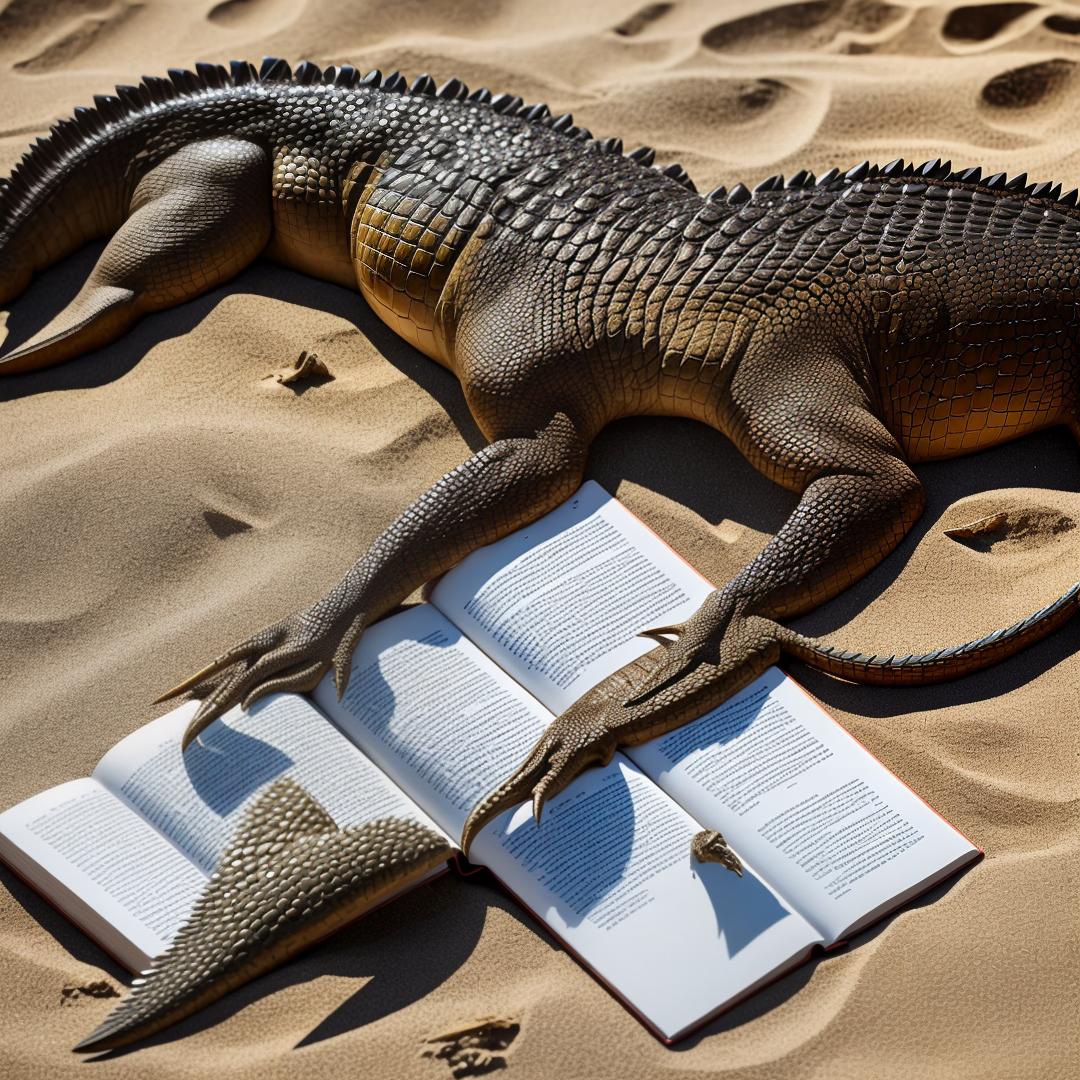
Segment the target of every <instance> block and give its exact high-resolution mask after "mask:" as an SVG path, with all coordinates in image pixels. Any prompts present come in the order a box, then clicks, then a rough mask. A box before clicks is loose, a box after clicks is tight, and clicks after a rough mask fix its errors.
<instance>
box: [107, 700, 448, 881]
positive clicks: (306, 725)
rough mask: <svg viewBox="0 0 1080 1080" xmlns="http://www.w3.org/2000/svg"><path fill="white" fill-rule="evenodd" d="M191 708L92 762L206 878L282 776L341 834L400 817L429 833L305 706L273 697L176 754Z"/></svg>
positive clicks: (401, 797) (409, 806) (231, 716)
mask: <svg viewBox="0 0 1080 1080" xmlns="http://www.w3.org/2000/svg"><path fill="white" fill-rule="evenodd" d="M197 708H198V702H186V703H185V704H183V705H181V706H179V707H178V708H176V709H174V710H173V711H172V712H169V713H166V714H165V715H164V716H162V717H159V718H158V719H157V720H154V721H153V722H152V723H149V724H147V725H145V726H144V727H141V728H139V729H138V730H137V731H135V732H133V733H132V734H131V735H129V736H128V737H127V738H126V739H124V740H122V741H121V742H119V743H117V744H116V746H114V747H113V748H112V749H111V750H110V751H109V752H108V753H107V754H106V755H105V757H103V758H102V759H101V761H100V762H99V764H98V767H97V768H96V769H95V770H94V776H95V777H96V778H97V779H98V780H99V781H100V782H101V783H102V784H103V785H105V786H106V787H108V788H110V789H111V790H113V791H115V792H116V793H117V794H118V795H120V797H121V798H123V799H125V800H127V801H128V802H129V803H130V804H131V806H132V807H133V808H134V809H135V810H137V811H138V812H139V813H140V814H142V815H143V817H144V818H146V820H147V821H149V822H150V823H151V824H152V825H153V826H154V827H155V828H157V829H159V830H160V831H161V832H162V833H164V834H165V835H166V836H167V837H168V838H169V839H170V840H172V842H173V843H174V844H176V846H177V847H178V848H179V849H180V850H181V851H183V852H184V854H185V855H186V856H187V857H188V858H189V859H191V861H192V862H194V863H195V864H196V865H197V866H199V867H200V868H202V869H203V870H204V871H205V872H206V873H208V874H209V873H210V872H211V871H212V870H213V869H214V867H215V866H216V865H217V863H218V860H219V859H220V857H221V853H222V851H223V850H224V848H225V846H226V845H227V844H228V842H229V840H230V839H231V837H232V835H233V833H234V832H235V830H236V829H237V827H238V826H239V825H240V823H241V821H242V820H243V818H244V816H245V814H246V812H247V808H248V806H249V804H250V803H251V801H252V800H253V799H254V798H255V797H256V796H257V795H258V793H259V792H260V791H262V789H263V788H264V787H265V786H266V785H267V784H268V783H270V782H271V781H273V780H276V779H278V778H279V777H285V776H288V777H291V778H292V779H293V780H295V781H296V782H297V783H298V784H300V786H301V787H303V788H304V789H305V790H306V791H307V792H308V793H309V794H310V795H311V796H312V798H314V799H315V800H316V801H317V802H319V803H321V804H322V806H323V807H324V808H325V810H326V812H327V813H328V814H329V815H330V816H331V817H332V818H333V819H334V821H335V822H336V823H337V824H338V826H339V827H341V828H348V827H349V826H353V825H362V824H364V823H365V822H368V821H372V820H373V819H375V818H379V817H403V818H410V819H414V820H418V821H421V822H423V823H424V824H425V825H427V826H429V827H430V828H436V826H435V824H434V822H432V821H431V820H430V819H429V818H428V817H427V815H425V814H424V813H423V812H422V811H421V810H420V809H419V807H417V806H416V805H415V804H414V803H413V802H412V801H411V800H410V799H408V798H407V797H406V796H405V794H404V793H403V792H402V791H401V790H400V788H398V787H397V785H396V784H394V783H393V782H392V781H391V780H389V779H388V778H387V777H386V776H385V775H384V774H383V773H382V772H380V771H379V770H378V769H377V768H376V767H375V766H374V765H372V763H371V762H370V761H369V760H368V759H367V758H366V757H365V756H364V755H363V754H362V753H361V752H360V751H359V750H358V749H357V748H356V747H355V746H354V745H353V744H352V743H350V742H349V740H348V739H347V738H345V736H344V735H342V733H341V732H340V731H338V730H337V728H335V727H334V725H333V724H332V723H330V722H329V721H328V720H327V718H326V717H325V716H323V714H322V713H320V712H319V710H318V709H316V708H315V706H314V705H312V704H311V702H310V701H308V700H307V699H306V698H302V697H299V696H297V695H295V694H272V695H270V696H268V697H266V698H263V699H262V700H261V701H258V702H256V704H255V705H254V706H253V707H252V709H251V711H250V712H247V713H246V712H243V711H242V710H240V709H239V708H234V709H232V710H230V711H229V712H228V713H226V715H225V716H223V717H221V718H220V719H219V720H216V721H214V723H213V724H211V725H210V726H209V727H208V728H207V729H206V730H205V731H204V732H203V733H202V734H201V735H200V737H199V739H198V740H197V741H196V742H193V743H192V744H191V745H190V746H189V747H188V748H187V750H186V751H185V752H183V753H181V750H180V738H181V736H182V734H183V732H184V729H185V728H186V727H187V725H188V722H189V721H190V720H191V717H192V716H193V715H194V713H195V711H196V709H197Z"/></svg>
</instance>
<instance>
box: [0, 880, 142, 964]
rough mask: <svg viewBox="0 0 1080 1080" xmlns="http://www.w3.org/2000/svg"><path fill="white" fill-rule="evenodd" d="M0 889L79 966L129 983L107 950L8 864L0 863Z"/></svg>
mask: <svg viewBox="0 0 1080 1080" xmlns="http://www.w3.org/2000/svg"><path fill="white" fill-rule="evenodd" d="M0 885H3V887H4V888H5V889H7V890H8V892H9V893H11V896H12V899H13V900H14V901H15V903H16V904H18V905H19V906H20V907H21V908H22V909H23V910H24V911H25V912H26V914H27V915H29V916H30V918H31V919H33V920H34V921H35V922H36V923H37V924H38V926H40V927H41V928H42V929H43V930H44V931H45V932H46V933H47V934H49V935H50V936H51V937H52V938H53V939H54V940H55V941H56V942H57V944H58V945H60V947H61V948H63V949H64V950H65V951H66V952H67V954H68V955H69V956H70V957H71V958H72V959H73V960H75V961H77V962H78V963H80V964H86V965H87V966H88V967H95V968H101V970H102V971H103V972H104V973H105V974H106V975H107V976H108V977H109V978H110V979H112V980H113V981H114V982H118V983H121V984H124V983H126V982H127V981H128V980H129V979H130V978H131V975H130V973H129V972H128V971H127V970H126V969H125V968H124V967H123V966H122V965H121V964H120V963H119V962H118V961H116V960H114V959H113V958H112V957H111V956H110V955H109V954H108V953H107V952H105V950H104V949H102V948H100V947H99V946H98V945H96V944H95V943H94V941H93V940H92V939H91V938H90V937H89V936H88V935H87V934H85V933H83V931H82V930H80V929H79V927H77V926H76V925H75V924H74V923H73V922H71V920H70V919H68V917H67V916H66V915H62V914H61V913H60V912H59V911H58V910H57V909H56V908H55V907H53V905H52V904H50V903H49V902H48V900H46V899H45V898H44V897H43V896H42V895H41V894H40V893H39V892H37V890H36V889H33V888H31V886H29V885H27V883H26V882H25V881H23V879H22V878H21V877H20V876H19V875H18V874H16V873H15V871H14V870H12V869H11V868H10V867H9V866H7V865H6V864H5V863H3V862H0Z"/></svg>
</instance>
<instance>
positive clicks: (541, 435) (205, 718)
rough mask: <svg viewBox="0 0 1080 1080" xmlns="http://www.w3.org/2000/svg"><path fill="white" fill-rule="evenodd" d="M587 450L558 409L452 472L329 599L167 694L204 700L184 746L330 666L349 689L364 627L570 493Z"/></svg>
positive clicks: (303, 686) (341, 688) (309, 682)
mask: <svg viewBox="0 0 1080 1080" xmlns="http://www.w3.org/2000/svg"><path fill="white" fill-rule="evenodd" d="M586 453H587V447H586V445H585V442H584V440H583V439H582V437H581V436H580V434H579V431H578V428H577V427H576V426H575V424H574V423H573V422H572V421H571V420H570V419H569V418H568V417H567V416H566V415H565V414H564V413H558V414H556V415H555V416H554V417H553V418H552V419H551V420H550V421H549V422H548V423H546V424H545V425H543V426H542V427H541V428H540V429H539V430H537V431H536V432H535V434H533V435H530V436H526V437H519V438H506V439H500V440H498V441H496V442H493V443H491V444H490V445H489V446H487V447H485V448H484V449H483V450H481V451H480V452H479V453H477V454H475V455H474V456H473V457H471V458H470V459H469V460H468V461H466V462H465V463H464V464H462V465H459V466H458V467H457V468H456V469H454V470H453V471H452V472H449V473H447V474H446V476H444V477H443V478H442V479H441V480H440V481H439V482H438V483H437V484H436V485H435V486H434V487H433V488H431V489H430V490H429V491H427V492H426V493H425V494H423V495H422V496H420V498H419V499H417V500H416V501H415V502H414V503H413V504H412V505H411V506H410V507H409V508H408V509H407V510H406V511H405V512H404V513H403V514H402V515H401V516H400V517H399V518H398V519H397V520H396V521H395V522H394V523H393V524H392V525H391V526H390V528H388V529H387V530H386V531H385V532H384V533H383V534H382V535H381V536H380V537H379V538H378V539H377V540H376V541H375V543H374V544H372V546H371V548H370V549H369V550H368V551H367V552H366V553H365V554H364V555H363V556H362V557H361V558H360V559H359V560H358V561H357V562H356V563H355V564H354V565H353V566H352V568H351V569H350V570H349V571H348V573H346V575H345V577H344V578H342V580H341V581H340V582H339V583H338V584H337V585H335V586H334V587H333V588H332V589H331V590H330V592H329V593H327V594H326V596H324V597H322V599H320V600H318V601H316V602H315V603H314V604H312V605H311V607H309V608H307V609H305V610H303V611H301V612H298V613H297V614H295V615H291V616H289V617H288V618H285V619H282V620H280V621H279V622H276V623H274V624H273V625H271V626H268V627H266V628H265V629H264V630H261V631H260V632H259V633H257V634H255V635H253V636H252V637H250V638H248V639H247V640H246V641H244V642H242V643H241V644H239V645H237V646H236V647H235V648H233V649H230V650H229V651H228V652H226V653H224V654H222V655H221V656H219V657H218V658H217V659H216V660H214V661H213V662H212V663H211V664H209V665H208V666H207V667H205V668H203V670H202V671H200V672H198V673H197V674H195V675H193V676H192V677H191V678H190V679H186V680H185V681H184V682H182V683H180V685H179V686H177V687H175V688H174V689H172V690H170V691H169V692H168V693H167V694H165V695H163V697H162V698H160V699H159V700H162V701H163V700H165V699H167V698H170V697H174V696H176V695H178V694H182V693H185V692H187V691H191V692H192V693H194V694H195V695H197V696H200V697H202V698H203V701H202V704H201V706H200V707H199V711H198V712H197V713H196V714H195V717H194V718H193V719H192V721H191V724H190V725H189V727H188V729H187V732H186V733H185V736H184V745H185V746H186V745H187V744H188V742H190V741H191V739H193V738H194V737H195V736H196V735H198V733H199V732H200V731H202V730H203V728H205V727H206V726H207V724H209V723H210V722H211V721H212V720H213V719H214V718H215V717H217V716H220V715H221V714H222V713H223V712H225V711H226V710H227V709H229V708H230V707H231V706H233V705H234V704H236V703H238V702H242V703H243V704H244V705H245V706H248V705H250V704H252V703H253V702H254V701H256V700H257V699H258V698H260V697H262V696H263V695H264V694H269V693H272V692H275V691H299V690H310V689H312V688H313V687H314V686H316V685H317V684H318V682H319V680H320V679H321V678H322V676H323V674H324V673H325V672H326V671H327V670H328V669H329V668H330V667H331V666H333V668H334V681H335V684H336V686H337V690H338V694H339V695H341V694H343V693H344V692H345V686H346V684H347V682H348V678H349V671H350V666H351V659H352V653H353V650H354V649H355V647H356V644H357V642H358V641H359V638H360V635H361V633H362V632H363V631H364V629H365V627H367V626H369V625H370V624H371V623H372V622H374V621H375V620H376V619H378V618H380V617H381V616H382V615H384V614H386V613H387V612H388V611H390V610H392V609H393V608H394V607H396V606H397V605H398V604H399V603H401V601H402V600H404V599H405V597H406V596H408V595H409V593H411V592H412V591H413V590H414V589H415V588H417V587H418V586H420V585H422V584H423V583H424V582H426V581H430V580H431V579H432V578H434V577H437V576H438V575H440V574H442V573H444V572H445V571H447V570H449V569H450V568H451V567H452V566H454V565H455V564H456V563H458V562H460V560H461V559H463V558H464V557H465V556H466V555H468V554H469V553H470V552H472V551H475V550H476V549H477V548H479V547H482V546H483V545H484V544H490V543H492V542H493V541H495V540H498V539H499V538H501V537H503V536H506V535H507V534H508V533H511V532H513V531H514V530H515V529H518V528H520V527H521V526H523V525H526V524H528V523H529V522H530V521H534V520H535V519H536V518H538V517H540V516H541V515H542V514H545V513H547V511H548V510H551V509H553V508H554V507H556V506H558V505H559V503H561V502H562V501H564V500H565V499H567V498H568V497H569V496H570V495H571V494H573V492H574V491H575V490H576V489H577V487H578V486H579V485H580V483H581V479H582V476H583V475H584V469H585V459H586Z"/></svg>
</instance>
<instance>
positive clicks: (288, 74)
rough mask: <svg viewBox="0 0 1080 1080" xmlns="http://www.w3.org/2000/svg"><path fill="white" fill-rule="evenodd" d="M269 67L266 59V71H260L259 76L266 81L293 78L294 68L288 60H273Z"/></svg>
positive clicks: (281, 80)
mask: <svg viewBox="0 0 1080 1080" xmlns="http://www.w3.org/2000/svg"><path fill="white" fill-rule="evenodd" d="M271 60H272V62H271V64H270V66H269V67H266V61H265V60H264V61H263V67H264V68H266V70H265V71H260V72H259V77H260V78H261V79H262V80H263V81H264V82H288V81H289V79H291V78H292V68H291V67H289V64H288V61H287V60H273V59H272V58H271Z"/></svg>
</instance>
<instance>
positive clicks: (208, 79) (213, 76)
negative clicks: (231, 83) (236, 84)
mask: <svg viewBox="0 0 1080 1080" xmlns="http://www.w3.org/2000/svg"><path fill="white" fill-rule="evenodd" d="M195 72H196V74H197V75H198V76H199V78H200V79H201V80H202V81H203V83H204V84H205V85H206V86H212V87H213V88H214V89H217V88H218V87H219V86H221V72H220V71H219V70H218V66H217V64H208V63H207V62H206V61H205V60H199V61H197V62H196V64H195Z"/></svg>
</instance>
